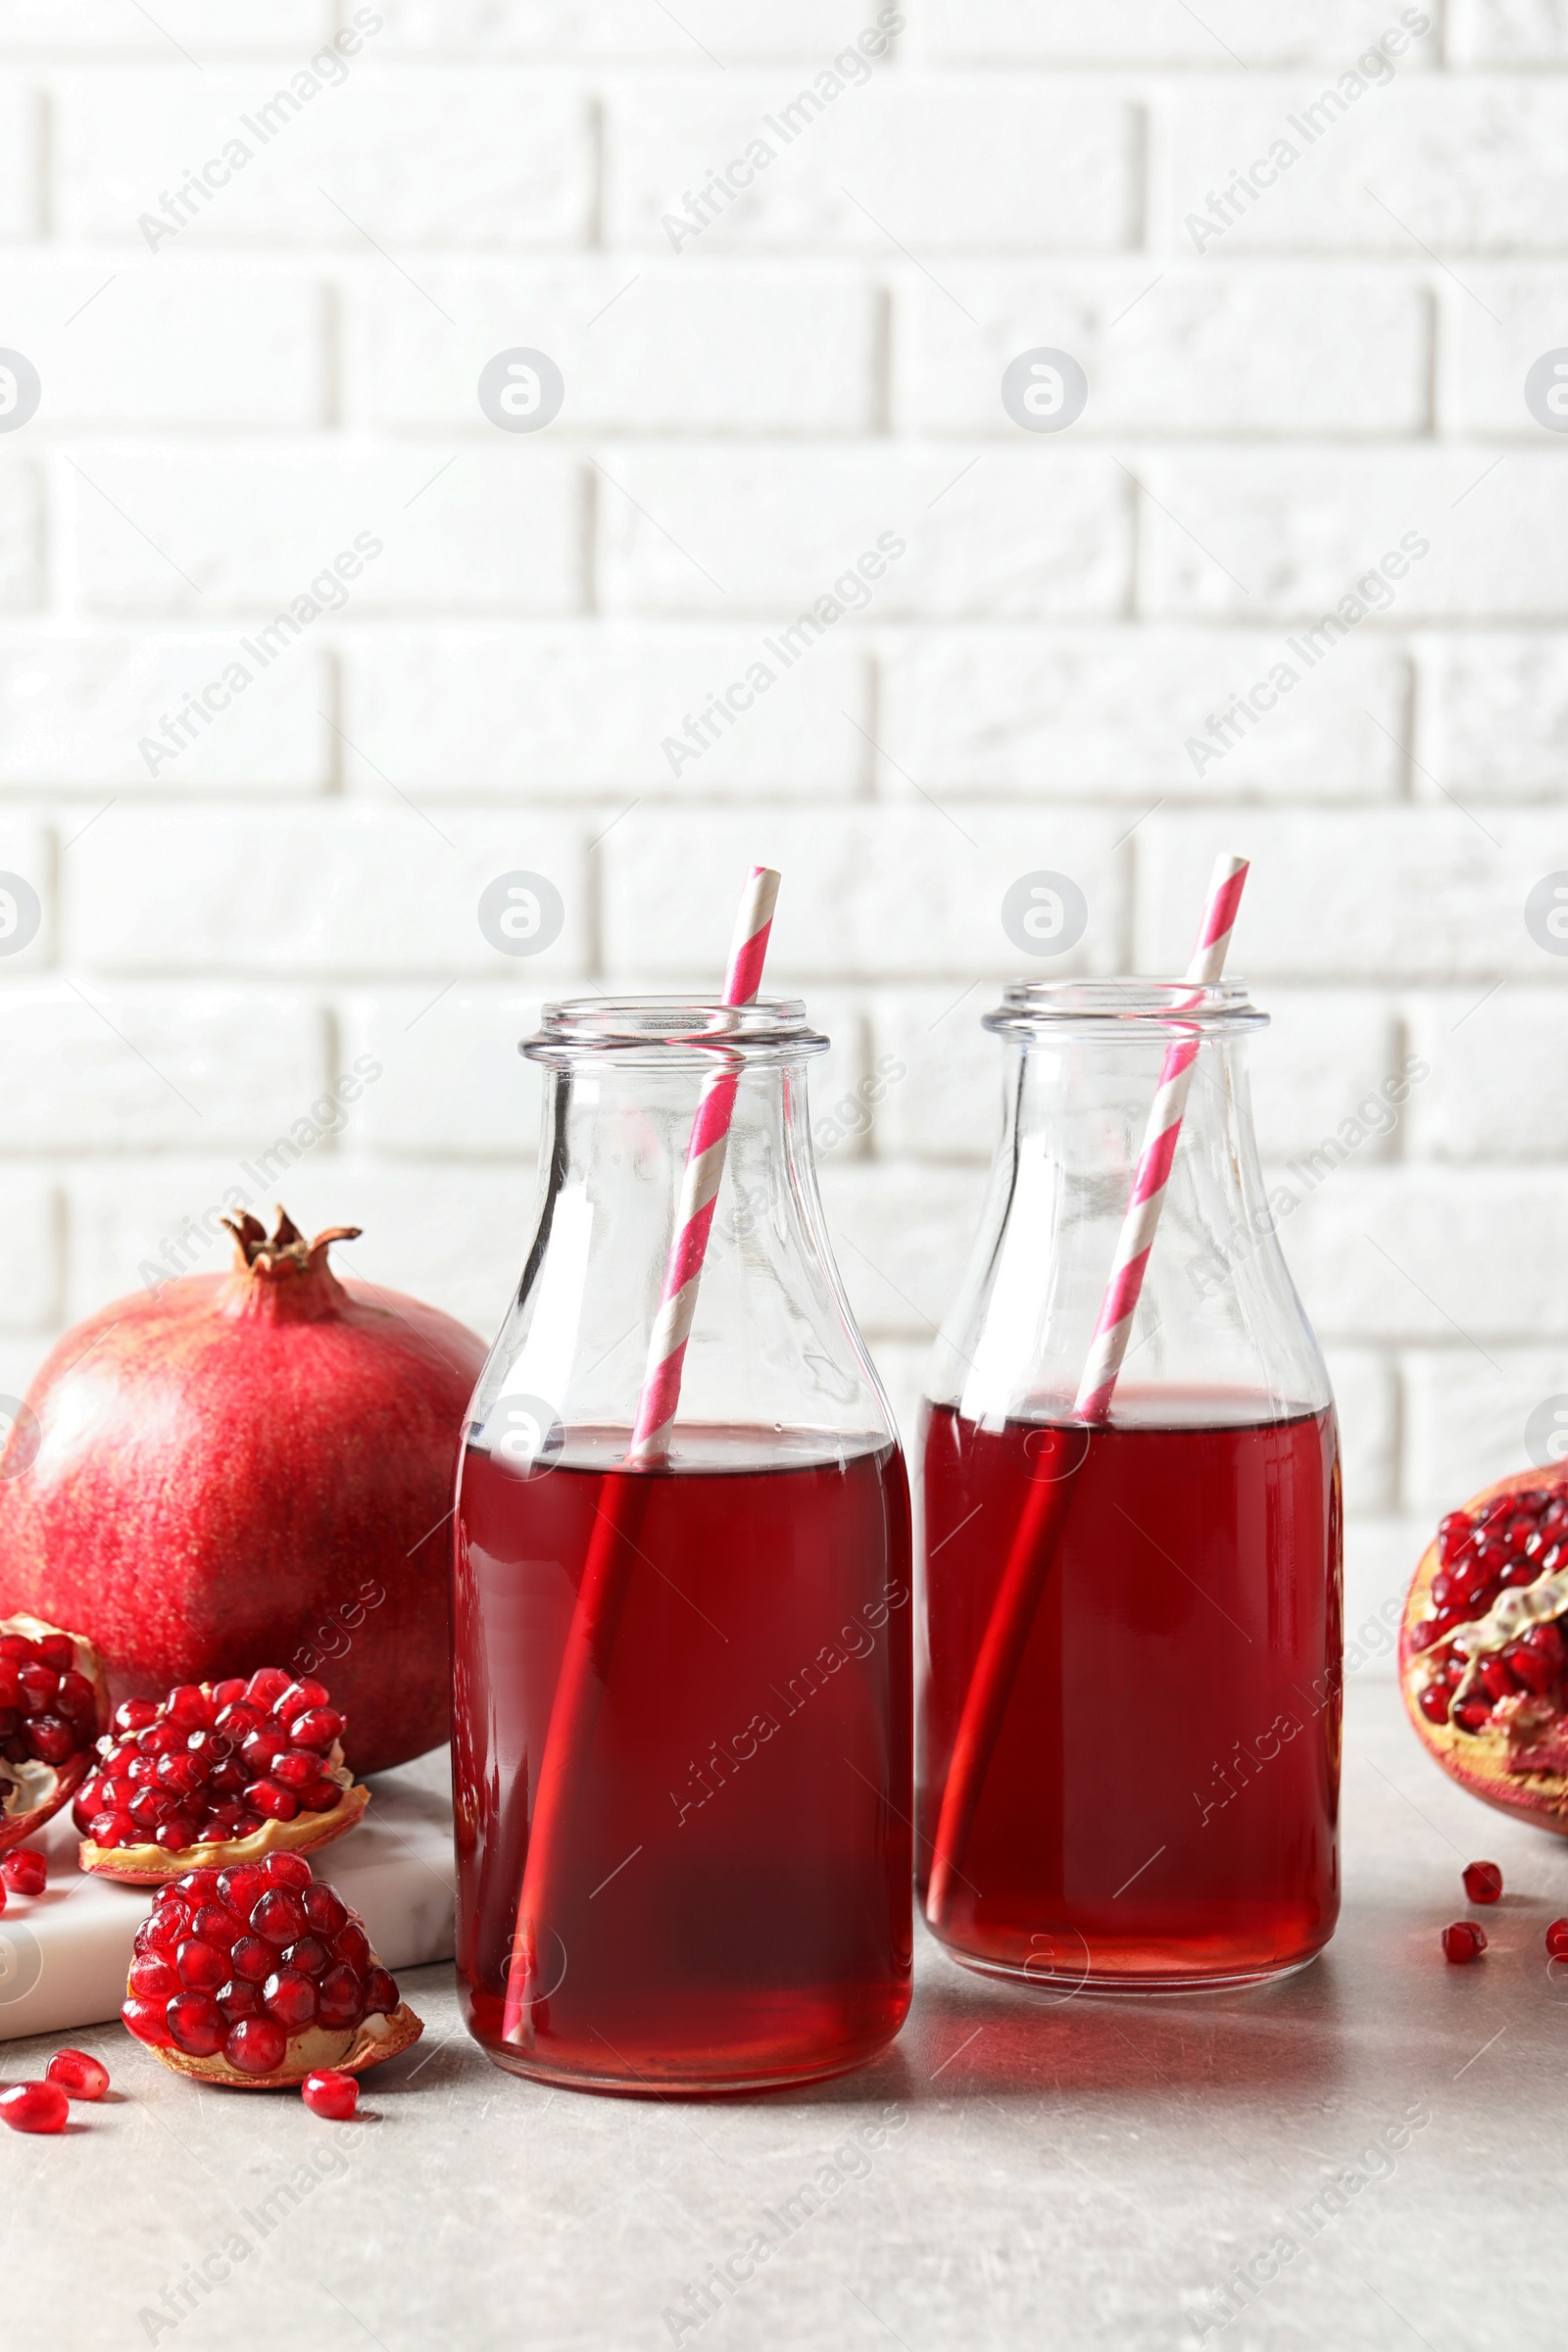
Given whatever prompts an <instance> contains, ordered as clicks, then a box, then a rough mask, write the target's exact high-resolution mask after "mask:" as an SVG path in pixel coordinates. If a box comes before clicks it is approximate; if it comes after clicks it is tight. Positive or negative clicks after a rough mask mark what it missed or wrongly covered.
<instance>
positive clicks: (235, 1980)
mask: <svg viewBox="0 0 1568 2352" xmlns="http://www.w3.org/2000/svg"><path fill="white" fill-rule="evenodd" d="M215 1998H216V1999H217V2002H218V2006H219V2007H220V2009H221V2011H222V2012H223V2015H224V2016H225V2017H226V2018H227V2020H228V2022H229V2024H230V2025H231V2026H237V2025H238V2024H239V2021H240V2019H241V2018H242V2017H260V2016H261V2014H262V1988H261V1986H260V1985H254V1984H252V1982H251V1980H250V1978H249V1977H230V1978H229V1980H228V1983H227V1984H226V1985H220V1986H219V1987H218V1991H217V1994H216V1995H215Z"/></svg>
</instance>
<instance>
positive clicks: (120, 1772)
mask: <svg viewBox="0 0 1568 2352" xmlns="http://www.w3.org/2000/svg"><path fill="white" fill-rule="evenodd" d="M328 1700H329V1694H328V1692H327V1691H326V1688H325V1686H324V1685H323V1684H321V1683H318V1682H315V1681H312V1680H310V1679H308V1678H307V1679H304V1680H301V1681H298V1682H297V1681H296V1680H295V1679H294V1677H293V1676H292V1675H290V1674H286V1673H285V1672H284V1670H283V1668H282V1667H281V1666H264V1667H263V1668H262V1669H261V1670H260V1672H259V1673H256V1674H253V1675H251V1676H249V1677H248V1678H243V1677H236V1678H235V1679H234V1680H233V1681H230V1682H222V1683H179V1684H176V1685H175V1687H174V1689H173V1690H172V1691H170V1693H169V1695H168V1697H167V1698H165V1699H164V1700H163V1701H162V1703H161V1704H155V1703H154V1701H153V1700H152V1699H148V1698H127V1699H126V1701H125V1703H124V1705H123V1706H122V1707H120V1708H118V1709H117V1711H116V1714H115V1718H114V1722H113V1724H112V1725H111V1726H110V1729H109V1731H108V1732H107V1733H106V1734H105V1736H104V1737H103V1738H102V1739H101V1740H99V1741H98V1748H97V1754H96V1756H95V1757H94V1759H93V1769H92V1771H91V1773H90V1774H89V1776H88V1778H87V1779H86V1780H85V1781H84V1783H83V1784H82V1787H81V1789H79V1791H78V1792H77V1796H76V1803H75V1812H74V1820H75V1824H76V1827H77V1829H78V1830H80V1831H82V1832H83V1834H84V1837H83V1843H82V1847H81V1867H82V1869H83V1870H88V1871H94V1872H96V1873H97V1874H98V1875H99V1876H100V1877H102V1878H110V1879H120V1880H122V1881H123V1882H124V1883H125V1884H126V1885H128V1886H133V1887H142V1886H150V1885H154V1884H157V1883H158V1882H160V1881H163V1880H168V1879H175V1878H178V1877H179V1876H180V1875H181V1873H182V1872H184V1871H187V1870H190V1869H193V1868H197V1867H204V1866H208V1865H211V1866H213V1867H215V1868H218V1867H221V1866H223V1865H224V1864H233V1865H239V1864H241V1863H244V1862H246V1861H249V1860H252V1859H255V1860H257V1861H260V1860H263V1859H265V1858H266V1857H267V1856H268V1855H269V1854H278V1853H286V1852H293V1853H302V1854H303V1853H307V1852H310V1851H312V1850H313V1849H314V1848H315V1847H317V1846H319V1845H325V1844H327V1843H328V1842H329V1840H330V1839H332V1838H341V1837H342V1835H343V1833H344V1831H345V1830H351V1829H352V1828H353V1827H354V1824H355V1823H356V1822H357V1821H358V1820H359V1818H360V1816H361V1814H362V1813H363V1812H364V1811H365V1808H366V1806H367V1805H368V1803H369V1801H370V1795H369V1790H368V1789H363V1788H357V1787H356V1786H355V1783H354V1776H353V1774H352V1773H351V1772H350V1771H349V1769H348V1767H347V1765H346V1764H345V1763H344V1761H343V1748H342V1737H343V1734H344V1732H345V1731H346V1730H347V1728H348V1727H347V1724H346V1722H345V1720H344V1718H343V1716H342V1715H341V1714H339V1713H338V1711H337V1709H336V1708H335V1707H333V1706H331V1705H330V1704H329V1703H328ZM226 1973H227V1972H226V1971H225V1974H226Z"/></svg>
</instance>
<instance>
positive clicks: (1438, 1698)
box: [1415, 1683, 1448, 1723]
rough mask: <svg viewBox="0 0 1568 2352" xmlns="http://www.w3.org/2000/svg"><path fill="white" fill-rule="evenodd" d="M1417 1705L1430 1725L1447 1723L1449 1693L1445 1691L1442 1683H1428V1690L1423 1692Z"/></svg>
mask: <svg viewBox="0 0 1568 2352" xmlns="http://www.w3.org/2000/svg"><path fill="white" fill-rule="evenodd" d="M1415 1703H1416V1705H1417V1706H1418V1707H1419V1708H1420V1710H1421V1712H1422V1714H1423V1715H1424V1716H1425V1717H1426V1719H1427V1721H1428V1723H1446V1722H1447V1720H1448V1693H1447V1691H1446V1690H1445V1689H1444V1686H1443V1685H1442V1683H1428V1685H1427V1687H1426V1689H1425V1690H1424V1691H1422V1693H1421V1695H1420V1697H1419V1698H1418V1699H1417V1700H1416V1702H1415Z"/></svg>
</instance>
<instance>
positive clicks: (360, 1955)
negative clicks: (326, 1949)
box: [332, 1919, 370, 1976]
mask: <svg viewBox="0 0 1568 2352" xmlns="http://www.w3.org/2000/svg"><path fill="white" fill-rule="evenodd" d="M332 1956H333V1958H334V1959H335V1960H341V1961H343V1962H344V1963H345V1964H346V1965H347V1966H348V1967H350V1968H352V1969H353V1970H354V1971H355V1972H356V1974H357V1975H359V1976H363V1975H364V1974H365V1972H366V1970H367V1969H368V1967H369V1965H370V1939H369V1937H368V1936H367V1935H366V1933H365V1930H364V1929H363V1928H362V1927H361V1926H360V1924H359V1922H358V1920H353V1919H351V1920H350V1922H349V1924H348V1926H347V1927H346V1928H339V1930H338V1932H337V1934H336V1935H335V1936H333V1938H332Z"/></svg>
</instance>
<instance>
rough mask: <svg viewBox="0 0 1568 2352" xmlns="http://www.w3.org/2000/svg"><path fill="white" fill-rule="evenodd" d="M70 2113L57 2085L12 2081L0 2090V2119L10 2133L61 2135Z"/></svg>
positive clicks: (68, 2103) (63, 2093)
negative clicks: (30, 2132) (10, 2130)
mask: <svg viewBox="0 0 1568 2352" xmlns="http://www.w3.org/2000/svg"><path fill="white" fill-rule="evenodd" d="M70 2113H71V2106H70V2102H69V2101H68V2099H67V2097H66V2094H65V2092H64V2091H63V2090H62V2089H61V2087H60V2085H59V2083H58V2082H14V2083H13V2084H12V2086H11V2088H10V2089H9V2090H7V2091H0V2119H3V2120H4V2121H5V2122H6V2123H8V2124H9V2125H10V2126H11V2129H12V2131H64V2130H65V2128H66V2118H67V2116H68V2115H69V2114H70Z"/></svg>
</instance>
